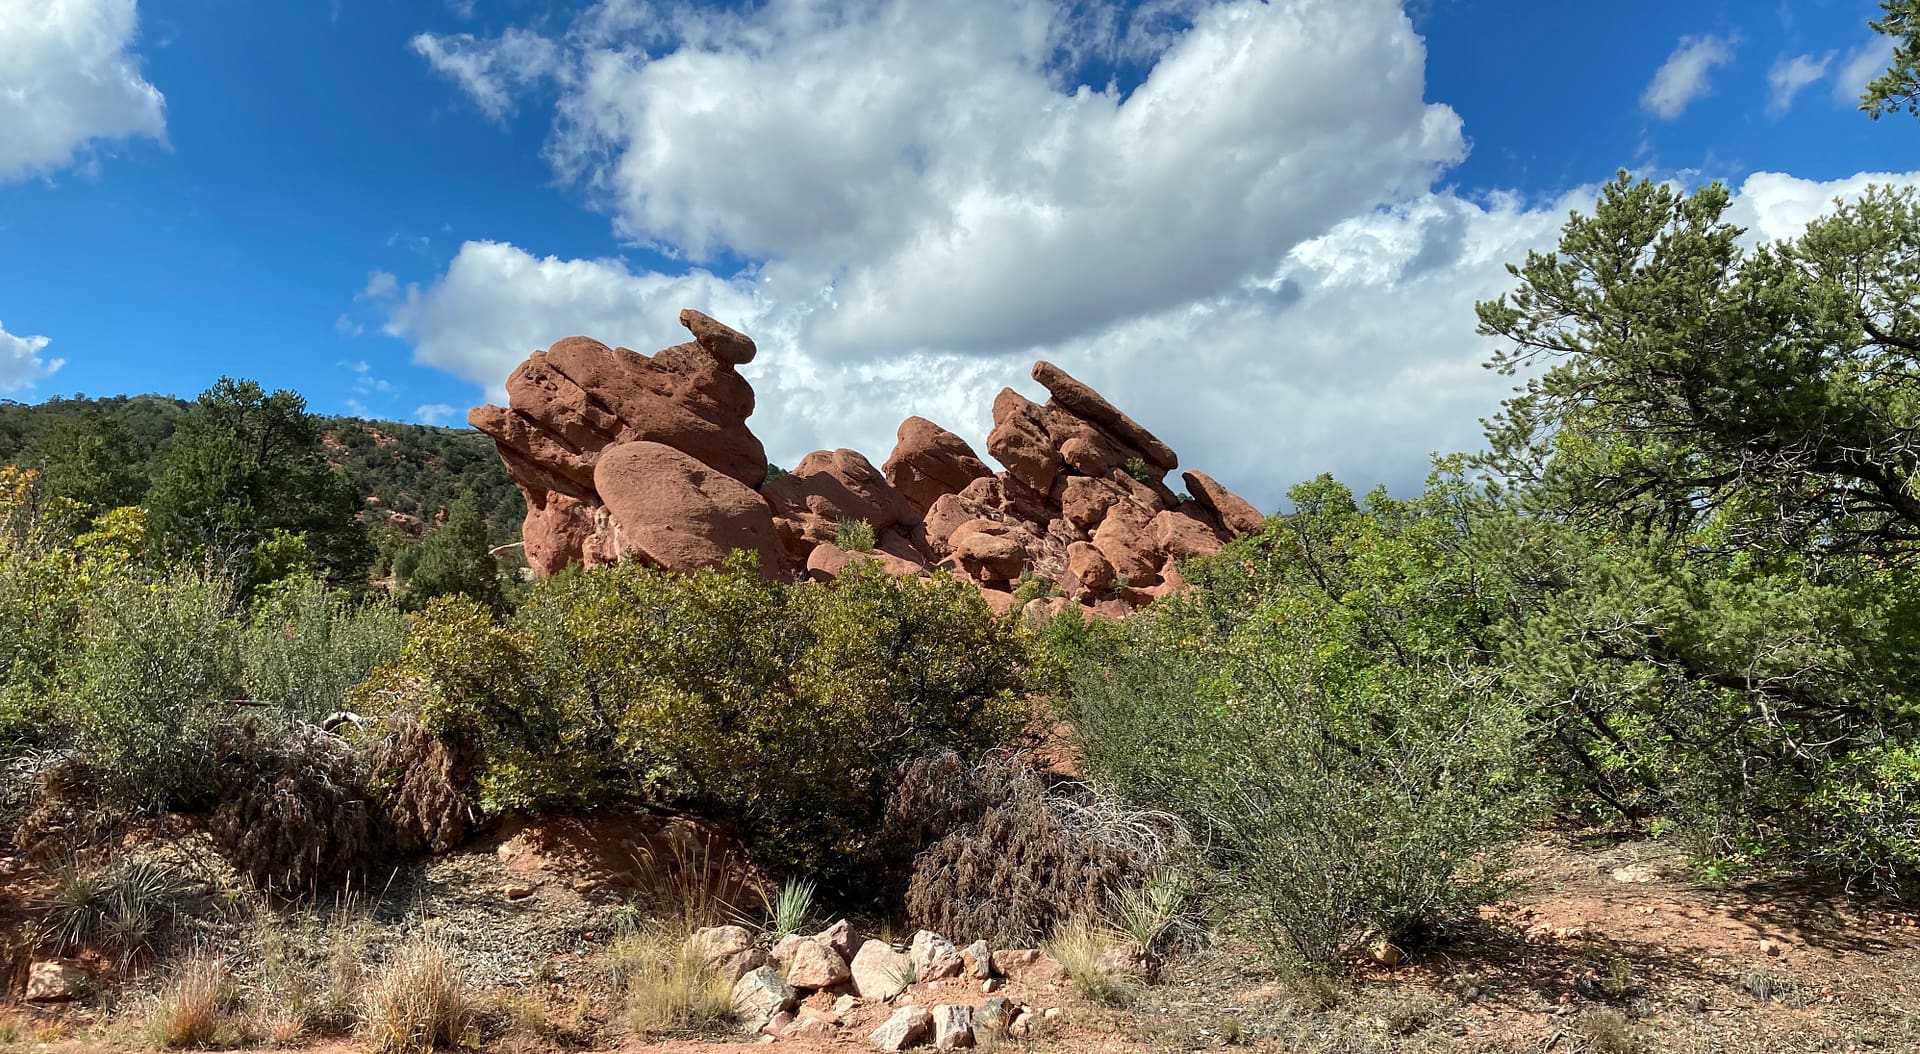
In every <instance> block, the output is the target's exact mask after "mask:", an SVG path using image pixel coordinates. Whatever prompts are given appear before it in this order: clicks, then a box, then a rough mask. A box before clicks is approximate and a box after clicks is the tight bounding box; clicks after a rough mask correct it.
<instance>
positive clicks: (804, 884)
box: [764, 878, 816, 936]
mask: <svg viewBox="0 0 1920 1054" xmlns="http://www.w3.org/2000/svg"><path fill="white" fill-rule="evenodd" d="M815 891H816V890H815V886H814V883H813V880H812V879H807V878H789V879H787V880H786V881H785V882H784V883H781V886H780V892H779V893H777V894H775V895H773V896H770V897H765V898H764V899H765V900H766V905H767V925H768V927H769V928H770V929H771V930H772V932H773V933H774V935H775V936H785V935H787V934H789V933H798V932H800V930H801V929H802V928H804V927H805V926H806V925H807V919H808V918H810V917H811V916H812V915H813V896H814V893H815Z"/></svg>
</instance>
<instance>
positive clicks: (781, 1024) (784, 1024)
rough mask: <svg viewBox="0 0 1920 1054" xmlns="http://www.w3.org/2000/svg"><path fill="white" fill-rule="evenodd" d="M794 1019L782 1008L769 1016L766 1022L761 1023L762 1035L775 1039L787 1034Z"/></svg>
mask: <svg viewBox="0 0 1920 1054" xmlns="http://www.w3.org/2000/svg"><path fill="white" fill-rule="evenodd" d="M794 1021H795V1018H794V1016H793V1015H792V1014H790V1013H788V1012H787V1011H785V1010H782V1011H780V1012H779V1013H777V1014H775V1015H773V1017H771V1018H769V1019H768V1020H767V1023H766V1024H764V1025H761V1026H760V1032H761V1033H762V1034H763V1035H768V1036H772V1037H774V1038H775V1039H778V1038H780V1037H781V1036H784V1035H786V1034H787V1030H788V1029H790V1028H792V1027H793V1025H794Z"/></svg>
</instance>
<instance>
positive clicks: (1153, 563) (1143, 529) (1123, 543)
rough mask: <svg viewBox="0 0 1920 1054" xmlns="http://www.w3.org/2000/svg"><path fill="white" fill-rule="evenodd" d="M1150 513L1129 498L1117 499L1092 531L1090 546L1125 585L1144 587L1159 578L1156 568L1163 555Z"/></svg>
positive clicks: (1158, 569)
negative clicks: (1155, 539)
mask: <svg viewBox="0 0 1920 1054" xmlns="http://www.w3.org/2000/svg"><path fill="white" fill-rule="evenodd" d="M1152 525H1153V514H1152V513H1150V512H1148V511H1147V510H1146V509H1144V508H1142V507H1141V506H1140V505H1139V504H1138V503H1136V502H1134V501H1131V500H1121V501H1117V502H1115V503H1114V504H1113V507H1112V508H1110V509H1108V510H1107V515H1106V517H1105V518H1104V519H1102V520H1101V521H1100V526H1099V527H1098V528H1097V529H1095V530H1094V532H1093V547H1094V548H1095V549H1098V550H1100V555H1101V556H1104V557H1106V558H1107V563H1109V564H1111V565H1112V566H1113V572H1114V574H1115V576H1116V577H1117V578H1124V579H1126V580H1127V582H1128V584H1129V585H1133V586H1136V587H1137V586H1146V585H1153V584H1154V583H1156V582H1158V581H1160V567H1161V565H1162V564H1164V563H1166V554H1165V553H1163V552H1161V551H1160V547H1159V546H1157V545H1155V544H1154V541H1153V529H1152Z"/></svg>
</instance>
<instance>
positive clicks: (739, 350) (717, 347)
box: [680, 308, 759, 366]
mask: <svg viewBox="0 0 1920 1054" xmlns="http://www.w3.org/2000/svg"><path fill="white" fill-rule="evenodd" d="M680 324H681V325H683V326H685V327H687V332H689V333H692V334H693V339H694V342H695V343H697V344H699V345H700V346H701V347H702V348H705V349H706V350H707V354H709V355H712V356H713V357H714V358H716V359H719V360H720V361H721V362H724V363H727V364H728V365H730V366H745V365H746V364H747V363H749V362H752V361H753V356H754V355H755V354H756V353H757V352H758V350H759V349H758V348H756V347H755V346H754V343H753V338H752V337H749V336H747V335H746V334H745V333H742V332H740V331H739V330H737V329H734V328H733V327H732V326H729V325H726V324H725V323H722V322H716V321H714V320H713V319H712V318H710V317H708V316H707V315H705V314H702V313H701V312H698V311H695V310H694V309H692V308H687V309H686V310H684V311H682V312H680Z"/></svg>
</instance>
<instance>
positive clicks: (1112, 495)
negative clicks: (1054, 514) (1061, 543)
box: [1060, 476, 1127, 534]
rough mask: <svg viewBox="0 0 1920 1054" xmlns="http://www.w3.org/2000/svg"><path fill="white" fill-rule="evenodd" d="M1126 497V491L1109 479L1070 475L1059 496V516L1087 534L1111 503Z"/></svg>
mask: <svg viewBox="0 0 1920 1054" xmlns="http://www.w3.org/2000/svg"><path fill="white" fill-rule="evenodd" d="M1126 496H1127V492H1126V490H1124V489H1123V488H1122V487H1120V486H1119V485H1117V484H1115V483H1114V482H1112V481H1110V480H1106V479H1096V478H1094V477H1091V476H1074V477H1072V478H1071V479H1068V480H1067V485H1066V489H1065V490H1063V491H1062V492H1061V494H1060V514H1061V515H1062V516H1063V517H1064V518H1065V519H1066V521H1067V522H1068V523H1070V524H1072V525H1073V527H1074V528H1075V529H1076V530H1078V531H1080V532H1081V533H1082V534H1090V533H1092V531H1093V529H1094V528H1095V527H1098V526H1100V521H1101V520H1103V519H1105V518H1106V516H1107V510H1108V509H1110V508H1112V507H1113V503H1114V502H1116V501H1119V500H1120V499H1122V498H1124V497H1126Z"/></svg>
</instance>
